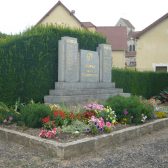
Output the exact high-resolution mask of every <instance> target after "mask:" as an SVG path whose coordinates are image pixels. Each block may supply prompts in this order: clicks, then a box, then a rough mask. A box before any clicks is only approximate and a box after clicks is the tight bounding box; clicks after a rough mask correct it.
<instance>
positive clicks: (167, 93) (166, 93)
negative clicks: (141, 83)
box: [155, 88, 168, 103]
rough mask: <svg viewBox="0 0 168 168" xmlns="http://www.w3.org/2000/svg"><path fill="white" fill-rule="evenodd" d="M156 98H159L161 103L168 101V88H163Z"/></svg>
mask: <svg viewBox="0 0 168 168" xmlns="http://www.w3.org/2000/svg"><path fill="white" fill-rule="evenodd" d="M155 98H156V99H159V100H160V101H161V103H168V88H166V89H164V90H162V91H161V92H160V94H159V96H156V97H155Z"/></svg>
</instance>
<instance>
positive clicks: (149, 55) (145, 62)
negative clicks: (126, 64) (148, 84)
mask: <svg viewBox="0 0 168 168" xmlns="http://www.w3.org/2000/svg"><path fill="white" fill-rule="evenodd" d="M136 64H137V67H136V69H137V70H139V71H144V70H146V71H154V69H155V65H156V64H159V65H162V64H163V65H165V64H168V19H166V20H164V21H162V22H161V23H160V24H158V25H157V26H155V27H154V28H152V29H151V30H149V31H148V32H146V33H145V34H143V35H141V37H140V38H139V39H138V40H137V55H136Z"/></svg>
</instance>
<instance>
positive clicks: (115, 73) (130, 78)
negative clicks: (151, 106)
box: [112, 69, 168, 98]
mask: <svg viewBox="0 0 168 168" xmlns="http://www.w3.org/2000/svg"><path fill="white" fill-rule="evenodd" d="M112 81H113V82H115V83H116V87H120V88H123V90H124V92H129V93H131V94H132V95H141V96H143V97H145V98H150V97H152V96H156V95H158V94H159V92H160V91H161V90H163V89H165V88H167V87H168V73H161V72H159V73H156V72H137V71H131V70H122V69H113V70H112Z"/></svg>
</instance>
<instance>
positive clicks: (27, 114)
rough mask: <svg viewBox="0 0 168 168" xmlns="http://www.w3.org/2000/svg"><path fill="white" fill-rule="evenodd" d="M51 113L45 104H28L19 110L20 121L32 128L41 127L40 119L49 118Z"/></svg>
mask: <svg viewBox="0 0 168 168" xmlns="http://www.w3.org/2000/svg"><path fill="white" fill-rule="evenodd" d="M51 115H52V111H51V110H50V108H49V106H46V105H45V104H28V105H26V106H24V107H23V109H21V121H22V122H23V123H24V124H25V125H26V126H27V127H32V128H40V127H42V118H44V117H47V116H51Z"/></svg>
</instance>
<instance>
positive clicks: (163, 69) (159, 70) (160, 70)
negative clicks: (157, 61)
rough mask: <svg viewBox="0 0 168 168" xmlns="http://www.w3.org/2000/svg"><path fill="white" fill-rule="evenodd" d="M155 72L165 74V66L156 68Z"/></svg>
mask: <svg viewBox="0 0 168 168" xmlns="http://www.w3.org/2000/svg"><path fill="white" fill-rule="evenodd" d="M156 72H167V66H156Z"/></svg>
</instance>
